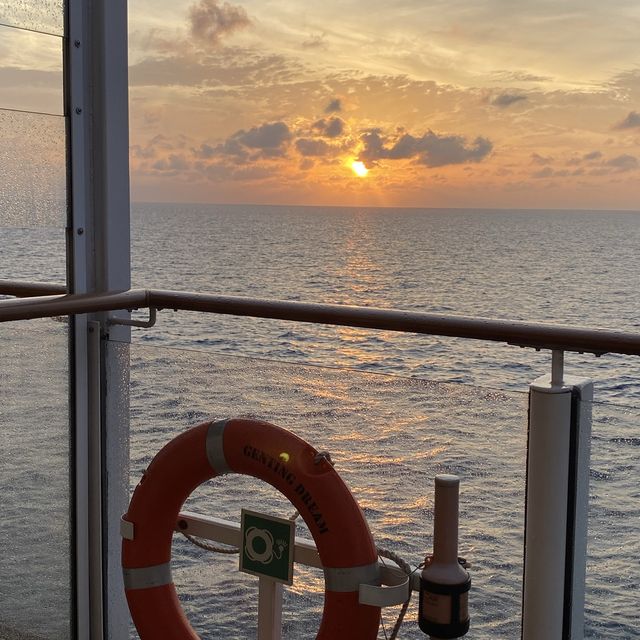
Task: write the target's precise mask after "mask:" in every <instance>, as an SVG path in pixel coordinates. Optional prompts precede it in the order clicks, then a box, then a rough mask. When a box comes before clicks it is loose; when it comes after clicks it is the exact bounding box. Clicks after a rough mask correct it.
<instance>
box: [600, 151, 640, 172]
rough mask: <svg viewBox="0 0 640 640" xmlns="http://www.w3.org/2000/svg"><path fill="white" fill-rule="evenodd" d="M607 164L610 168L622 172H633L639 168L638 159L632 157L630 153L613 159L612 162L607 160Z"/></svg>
mask: <svg viewBox="0 0 640 640" xmlns="http://www.w3.org/2000/svg"><path fill="white" fill-rule="evenodd" d="M606 164H607V166H608V167H613V168H614V169H616V170H617V171H620V172H622V171H633V170H634V169H637V168H638V159H637V158H636V157H635V156H630V155H629V154H628V153H625V154H623V155H621V156H616V157H615V158H611V160H607V163H606Z"/></svg>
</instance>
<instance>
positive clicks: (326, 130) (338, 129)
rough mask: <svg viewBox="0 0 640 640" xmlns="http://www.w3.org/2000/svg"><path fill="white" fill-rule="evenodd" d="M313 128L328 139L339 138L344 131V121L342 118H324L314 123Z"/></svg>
mask: <svg viewBox="0 0 640 640" xmlns="http://www.w3.org/2000/svg"><path fill="white" fill-rule="evenodd" d="M311 128H312V129H314V130H315V131H317V132H318V133H319V134H320V135H322V136H325V137H327V138H337V137H338V136H339V135H341V134H342V133H343V131H344V120H341V119H340V118H329V119H328V120H326V119H325V118H322V120H318V121H317V122H314V123H313V124H312V125H311Z"/></svg>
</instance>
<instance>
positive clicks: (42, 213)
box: [0, 110, 66, 277]
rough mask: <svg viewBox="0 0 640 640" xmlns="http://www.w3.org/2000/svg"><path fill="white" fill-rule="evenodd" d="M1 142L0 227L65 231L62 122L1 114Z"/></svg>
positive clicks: (4, 275) (64, 169)
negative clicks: (58, 229)
mask: <svg viewBox="0 0 640 640" xmlns="http://www.w3.org/2000/svg"><path fill="white" fill-rule="evenodd" d="M0 138H1V139H2V145H0V227H20V228H23V227H44V226H49V227H51V226H55V227H64V226H65V223H66V165H65V163H66V159H65V121H64V119H63V118H60V117H57V116H43V115H38V114H30V113H15V112H11V111H2V110H0ZM9 240H10V241H11V238H9ZM4 245H5V242H4V241H3V251H2V253H4ZM29 253H30V254H31V256H32V255H34V254H37V253H38V249H37V247H35V246H31V247H30V249H29ZM10 275H11V274H10V273H9V272H8V271H6V269H3V277H10Z"/></svg>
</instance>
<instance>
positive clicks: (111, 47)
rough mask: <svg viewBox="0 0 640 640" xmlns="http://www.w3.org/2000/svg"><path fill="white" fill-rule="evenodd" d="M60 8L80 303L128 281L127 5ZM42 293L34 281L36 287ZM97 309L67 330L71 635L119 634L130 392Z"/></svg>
mask: <svg viewBox="0 0 640 640" xmlns="http://www.w3.org/2000/svg"><path fill="white" fill-rule="evenodd" d="M65 7H66V25H65V26H66V29H65V39H64V82H65V112H66V115H67V123H68V125H67V127H68V129H67V139H68V143H67V149H68V161H69V165H70V166H69V201H70V216H69V222H68V227H67V237H68V243H67V247H68V253H69V265H70V266H69V276H68V279H69V291H71V292H72V293H73V295H81V296H82V295H91V294H95V292H99V291H110V290H114V289H115V290H121V289H127V288H129V286H130V259H129V256H130V249H129V226H130V225H129V165H128V160H129V132H128V67H127V55H128V51H127V2H126V0H67V2H66V3H65ZM52 288H53V287H52V285H44V286H43V287H41V288H40V292H50V291H51V290H52ZM57 290H59V288H58V289H57ZM99 311H100V310H95V311H93V310H87V314H91V315H87V314H85V313H83V314H74V316H73V325H72V326H73V328H72V344H71V352H72V387H73V393H72V399H73V427H72V434H73V436H72V442H73V446H72V456H73V460H72V468H73V492H74V495H73V500H72V503H73V505H74V513H73V516H72V517H73V520H74V534H73V541H74V545H75V549H74V553H73V557H74V561H75V562H74V565H75V589H74V593H75V636H76V637H77V638H78V640H88V639H89V638H91V639H92V640H100V639H101V638H103V637H111V638H125V637H127V635H128V613H127V608H126V603H125V601H124V596H123V590H122V589H121V588H120V585H121V579H122V578H121V572H120V541H119V534H118V531H117V525H114V524H113V519H114V515H116V514H117V515H118V516H119V514H120V513H121V512H122V510H123V509H124V506H125V505H126V501H127V499H128V472H127V470H128V465H129V450H128V446H126V444H125V445H123V443H126V442H128V431H129V425H128V404H127V401H128V392H127V391H124V390H123V389H122V387H121V386H119V384H118V382H119V381H120V380H121V376H122V375H123V373H124V374H126V373H127V371H128V365H127V363H123V361H122V359H121V358H118V357H117V356H116V355H115V354H114V353H113V352H112V351H110V350H109V349H107V348H106V347H105V344H104V340H103V339H102V338H105V339H108V336H109V335H111V336H113V337H115V338H116V339H117V340H118V341H119V342H126V341H127V340H128V339H129V336H130V330H129V328H128V327H123V326H117V327H116V326H113V327H112V326H109V325H108V318H107V316H106V315H105V314H99V313H98V312H99ZM119 315H120V316H121V318H122V319H126V318H128V315H129V314H128V313H127V312H126V310H122V311H120V313H119ZM114 360H117V362H114ZM105 388H109V391H110V392H109V394H105V393H104V392H103V391H104V389H105ZM116 521H117V518H116Z"/></svg>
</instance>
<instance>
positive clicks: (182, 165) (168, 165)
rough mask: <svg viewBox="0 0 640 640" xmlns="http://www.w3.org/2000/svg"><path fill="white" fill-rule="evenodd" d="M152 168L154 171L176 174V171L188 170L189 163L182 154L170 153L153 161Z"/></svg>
mask: <svg viewBox="0 0 640 640" xmlns="http://www.w3.org/2000/svg"><path fill="white" fill-rule="evenodd" d="M152 168H153V169H155V170H156V171H162V172H166V173H169V174H170V175H177V174H178V173H182V172H184V171H188V170H189V169H190V168H191V165H190V164H189V162H187V160H186V158H184V156H181V155H176V154H175V153H172V154H171V155H169V157H167V158H162V159H161V160H158V161H157V162H154V163H153V165H152Z"/></svg>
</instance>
